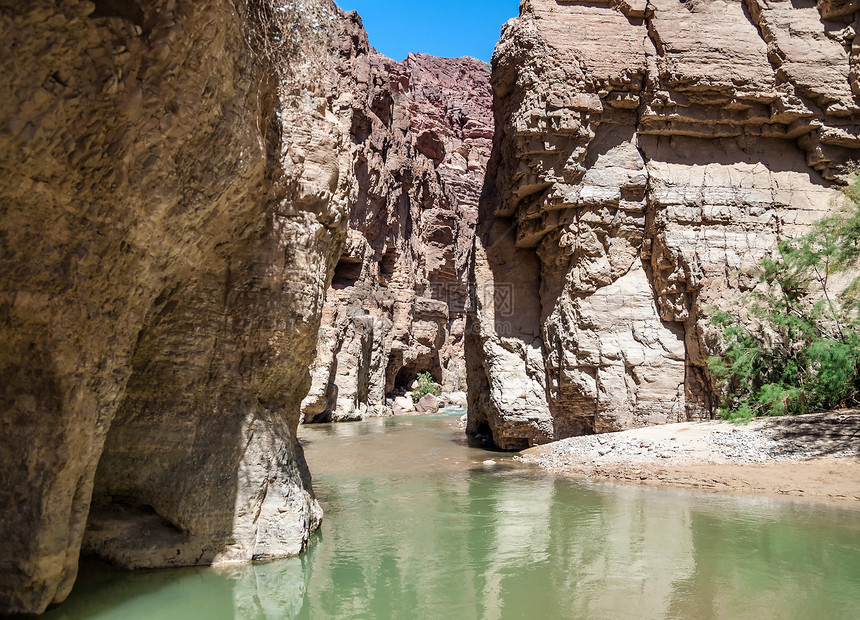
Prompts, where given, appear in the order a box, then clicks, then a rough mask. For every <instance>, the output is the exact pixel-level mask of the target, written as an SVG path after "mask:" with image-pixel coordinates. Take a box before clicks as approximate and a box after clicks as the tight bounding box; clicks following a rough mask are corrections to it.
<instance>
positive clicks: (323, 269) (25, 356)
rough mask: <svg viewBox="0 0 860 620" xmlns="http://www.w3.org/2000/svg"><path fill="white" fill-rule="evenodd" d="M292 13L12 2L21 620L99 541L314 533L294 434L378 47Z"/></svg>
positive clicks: (239, 555) (5, 282)
mask: <svg viewBox="0 0 860 620" xmlns="http://www.w3.org/2000/svg"><path fill="white" fill-rule="evenodd" d="M281 4H282V5H283V6H282V7H281V8H280V9H278V10H276V9H275V3H273V2H264V1H262V0H214V1H212V2H193V3H192V2H176V1H175V0H137V1H134V0H120V1H116V0H114V1H108V0H96V1H95V2H91V1H85V0H63V1H60V0H33V1H32V2H26V3H20V2H8V1H2V2H0V38H2V40H3V42H4V44H3V49H2V51H0V172H2V181H0V205H2V207H0V220H2V226H0V257H2V258H0V324H2V331H0V377H2V380H1V381H0V420H2V433H0V471H2V474H0V476H2V484H0V522H2V524H3V527H2V530H0V549H2V553H0V557H2V559H0V614H16V613H20V614H23V613H39V612H41V611H43V610H44V609H45V607H46V606H47V605H48V604H50V603H52V602H58V601H61V600H63V598H65V596H66V595H67V593H68V592H69V590H70V588H71V586H72V584H73V582H74V579H75V576H76V572H77V563H78V556H79V552H80V550H81V548H82V546H83V548H84V550H85V551H87V552H91V553H95V554H97V555H99V556H101V557H102V558H105V559H107V560H110V561H112V562H114V563H117V564H119V565H122V566H127V567H150V566H176V565H190V564H205V563H217V562H233V561H247V560H250V559H252V558H267V557H274V556H279V555H291V554H295V553H298V552H299V551H300V550H301V549H303V548H304V546H305V544H306V542H307V540H308V536H309V534H310V532H312V531H313V530H314V529H315V528H316V527H317V525H318V524H319V520H320V509H319V506H318V504H317V502H316V500H315V498H314V496H313V493H312V491H311V488H310V483H309V477H308V473H307V468H306V466H305V464H304V458H303V456H302V451H301V448H300V447H299V445H298V444H297V441H296V437H295V431H296V427H297V425H298V422H299V414H300V407H299V405H300V401H301V400H302V398H303V397H304V396H305V394H306V393H307V389H308V387H309V384H310V376H309V372H308V366H309V364H310V362H311V360H312V358H313V355H314V350H315V346H316V337H317V328H318V325H319V320H320V316H321V310H322V306H323V301H324V294H325V290H326V288H327V286H328V284H329V282H330V280H331V275H332V273H333V271H334V266H335V264H336V262H337V260H338V257H339V256H340V253H341V249H342V247H343V243H344V241H345V238H346V228H347V220H348V213H349V208H350V206H351V204H352V203H353V202H354V201H355V200H356V199H357V191H356V189H355V188H356V180H355V174H354V172H353V157H352V151H353V144H352V141H351V139H350V133H351V129H352V126H353V117H354V116H358V117H361V118H364V117H366V116H367V115H368V114H369V112H368V111H367V110H366V109H364V107H365V105H366V104H365V102H364V100H363V99H355V98H353V97H352V96H351V93H352V92H355V91H356V89H357V88H358V82H357V76H358V75H359V73H360V71H359V70H360V69H361V68H362V67H365V66H366V65H367V62H366V58H367V41H366V35H365V33H364V31H363V29H362V28H361V23H360V20H358V18H357V16H355V15H354V14H349V15H344V14H342V13H341V12H340V10H339V9H337V7H335V5H334V4H333V3H332V2H329V1H328V0H319V1H315V0H305V2H304V3H298V4H295V5H294V4H292V3H289V4H284V3H281ZM287 33H289V34H288V35H287Z"/></svg>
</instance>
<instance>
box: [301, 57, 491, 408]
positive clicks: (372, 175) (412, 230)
mask: <svg viewBox="0 0 860 620" xmlns="http://www.w3.org/2000/svg"><path fill="white" fill-rule="evenodd" d="M364 51H365V55H363V56H361V59H362V65H361V67H360V69H359V71H358V75H359V84H358V89H357V91H356V93H355V103H354V106H355V110H356V111H355V113H354V116H353V121H352V127H351V137H352V140H353V143H354V145H355V146H354V155H353V157H354V169H355V176H356V184H355V188H354V191H355V192H356V200H355V204H354V206H353V208H352V211H351V215H350V220H349V234H348V239H347V243H346V246H345V248H344V250H343V253H342V255H341V256H340V259H339V262H338V264H337V267H336V270H335V275H334V280H333V282H332V287H331V288H330V289H329V291H328V293H327V295H326V303H325V306H324V307H323V319H322V327H321V329H320V336H319V341H318V344H317V352H318V357H317V361H316V363H315V365H314V368H313V371H312V374H313V384H312V386H311V389H310V392H309V394H308V396H307V398H305V400H304V402H303V404H302V414H303V417H304V420H305V421H306V422H312V421H315V422H327V421H346V420H359V419H363V418H366V417H370V416H379V415H390V414H391V413H392V412H397V413H401V412H403V409H402V408H401V407H400V406H399V405H398V404H397V400H396V398H394V397H396V396H398V395H402V394H404V393H406V392H408V391H409V390H410V389H411V386H412V384H413V383H414V381H415V379H416V377H417V376H418V374H419V373H425V372H426V373H430V375H431V376H432V377H433V380H434V381H436V382H437V383H439V384H442V385H444V386H445V387H446V389H448V390H451V391H455V390H462V389H464V387H465V369H464V362H463V336H464V329H465V323H466V319H465V308H466V300H467V296H468V286H467V284H466V282H467V276H468V256H469V254H470V252H471V248H472V239H473V237H474V233H475V220H476V219H477V209H478V198H479V196H480V193H481V187H482V185H483V181H484V172H485V169H486V164H487V160H488V158H489V154H490V147H491V144H492V135H493V125H492V110H491V103H492V93H491V90H490V82H489V66H488V65H487V64H486V63H484V62H481V61H479V60H476V59H474V58H435V57H433V56H428V55H426V54H410V55H409V56H408V57H407V58H406V59H405V60H404V61H403V62H400V63H398V62H394V61H393V60H391V59H389V58H386V57H384V56H382V55H381V54H378V53H377V52H376V51H375V50H370V49H365V50H364Z"/></svg>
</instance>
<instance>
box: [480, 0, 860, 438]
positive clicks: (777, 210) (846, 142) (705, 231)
mask: <svg viewBox="0 0 860 620" xmlns="http://www.w3.org/2000/svg"><path fill="white" fill-rule="evenodd" d="M855 4H856V3H842V2H839V3H837V2H818V4H817V6H816V5H815V3H812V2H809V3H803V4H802V5H801V4H799V3H790V2H776V1H766V0H715V1H709V2H704V1H699V0H691V1H688V2H677V1H676V0H647V1H645V0H643V1H626V0H605V1H597V0H593V1H585V0H582V1H573V0H570V1H568V0H564V1H563V0H526V1H525V2H523V3H522V5H521V15H520V17H519V18H517V19H515V20H512V21H511V22H509V23H508V24H507V25H506V27H505V28H504V30H503V32H502V38H501V41H500V42H499V44H498V46H497V48H496V52H495V54H494V57H493V63H492V64H493V74H492V86H493V91H494V112H495V118H496V123H497V125H496V135H495V141H494V145H493V152H492V156H491V160H490V164H489V166H488V171H489V172H488V177H487V183H486V188H485V193H484V195H483V198H482V202H481V206H480V209H479V222H478V233H477V241H476V245H475V247H476V249H475V256H474V262H473V265H472V274H471V275H472V277H473V279H474V281H475V283H476V288H475V291H476V294H475V295H474V299H473V308H474V311H473V312H472V313H471V315H470V318H469V320H470V324H469V325H468V326H467V330H466V332H467V340H466V358H467V373H468V377H469V379H468V382H469V385H470V402H469V424H468V428H467V431H468V433H469V434H470V435H472V436H475V437H479V438H482V439H485V440H488V441H492V442H493V443H494V444H495V445H497V446H499V447H501V448H506V449H521V448H524V447H527V446H529V445H534V444H539V443H546V442H548V441H552V440H554V439H560V438H563V437H569V436H573V435H581V434H591V433H601V432H607V431H615V430H621V429H627V428H633V427H638V426H646V425H651V424H662V423H668V422H679V421H685V420H694V419H703V418H705V419H706V418H709V417H710V415H711V411H712V410H713V408H714V405H715V393H716V388H715V385H714V380H713V377H711V376H710V374H709V373H708V371H707V368H706V359H707V357H708V355H709V353H711V352H712V351H713V350H714V346H715V344H716V334H715V332H714V330H713V328H712V327H711V326H710V325H709V323H708V315H709V308H712V307H716V308H720V309H730V308H732V307H733V306H735V305H736V303H737V301H738V297H739V295H740V294H741V293H742V292H743V291H745V290H749V289H750V288H751V287H752V286H754V284H755V282H754V280H753V278H752V277H751V276H750V275H749V269H750V268H751V267H752V266H753V265H755V263H756V262H757V261H758V260H759V259H761V258H762V257H764V256H765V255H767V254H768V252H770V251H771V250H772V249H773V248H774V246H775V244H776V242H777V241H778V240H779V239H782V238H785V237H788V236H791V235H796V234H799V233H802V232H803V231H804V230H805V229H806V227H807V226H808V225H809V224H810V223H811V222H813V221H814V220H816V219H818V218H820V217H821V216H822V215H823V214H825V213H826V212H827V211H828V210H829V209H831V208H833V207H834V205H835V204H836V203H837V201H838V192H837V191H836V189H835V188H834V185H835V184H838V183H840V182H841V180H840V179H841V177H840V175H841V174H843V173H842V170H844V169H843V168H842V166H843V164H845V162H847V161H848V160H850V159H857V158H858V156H860V148H858V147H860V137H858V136H860V107H858V99H857V96H858V94H860V91H858V82H857V75H856V64H857V49H858V47H857V44H855V36H856V31H857V7H856V6H855Z"/></svg>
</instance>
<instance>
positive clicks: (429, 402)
mask: <svg viewBox="0 0 860 620" xmlns="http://www.w3.org/2000/svg"><path fill="white" fill-rule="evenodd" d="M438 409H439V400H438V399H437V398H436V397H435V396H433V395H432V394H425V395H424V396H422V397H421V399H420V400H419V401H418V402H417V403H415V411H416V413H433V412H434V411H437V410H438Z"/></svg>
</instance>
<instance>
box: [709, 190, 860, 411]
mask: <svg viewBox="0 0 860 620" xmlns="http://www.w3.org/2000/svg"><path fill="white" fill-rule="evenodd" d="M845 194H846V195H847V196H848V198H849V201H848V202H849V207H848V208H847V209H843V210H839V211H837V212H835V213H833V214H832V215H830V216H828V217H826V218H824V219H823V220H821V221H819V222H818V223H816V224H815V225H814V226H813V227H812V230H811V231H810V232H809V233H808V234H806V235H803V236H801V237H798V238H796V239H793V240H788V241H783V242H781V243H780V244H779V245H778V246H777V248H776V251H775V252H774V256H773V257H772V258H768V259H765V260H763V261H761V263H760V264H759V266H758V268H757V269H756V271H755V274H756V275H757V276H758V279H759V281H760V285H759V286H758V287H756V289H755V290H754V291H753V292H751V293H749V294H747V295H745V296H744V298H743V303H742V308H741V310H740V313H739V315H738V316H734V315H730V314H728V313H725V312H720V311H714V312H713V314H712V317H711V322H712V323H713V324H715V325H717V326H719V327H720V328H721V333H722V344H723V351H722V354H721V355H719V356H714V357H711V358H710V359H709V360H708V366H709V368H710V370H711V372H712V373H713V374H714V376H715V377H716V378H717V381H718V384H719V385H720V387H721V389H722V390H723V395H724V396H723V400H722V403H721V407H720V414H721V415H722V417H724V418H727V419H736V420H738V419H739V420H744V419H750V418H752V417H755V416H760V415H785V414H790V415H795V414H800V413H806V412H808V411H811V410H815V409H832V408H836V407H840V406H846V405H853V404H856V403H857V402H858V400H857V399H858V395H860V372H858V371H860V335H858V334H860V320H858V294H857V293H858V290H860V277H855V278H853V280H850V281H847V286H845V284H846V280H843V281H842V283H841V286H840V287H839V288H842V292H841V293H839V294H834V291H833V289H834V283H833V276H834V274H837V273H844V272H846V271H848V270H856V268H857V266H858V261H860V185H858V182H857V181H855V183H854V184H853V185H852V186H851V187H849V188H848V189H847V190H846V191H845Z"/></svg>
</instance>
